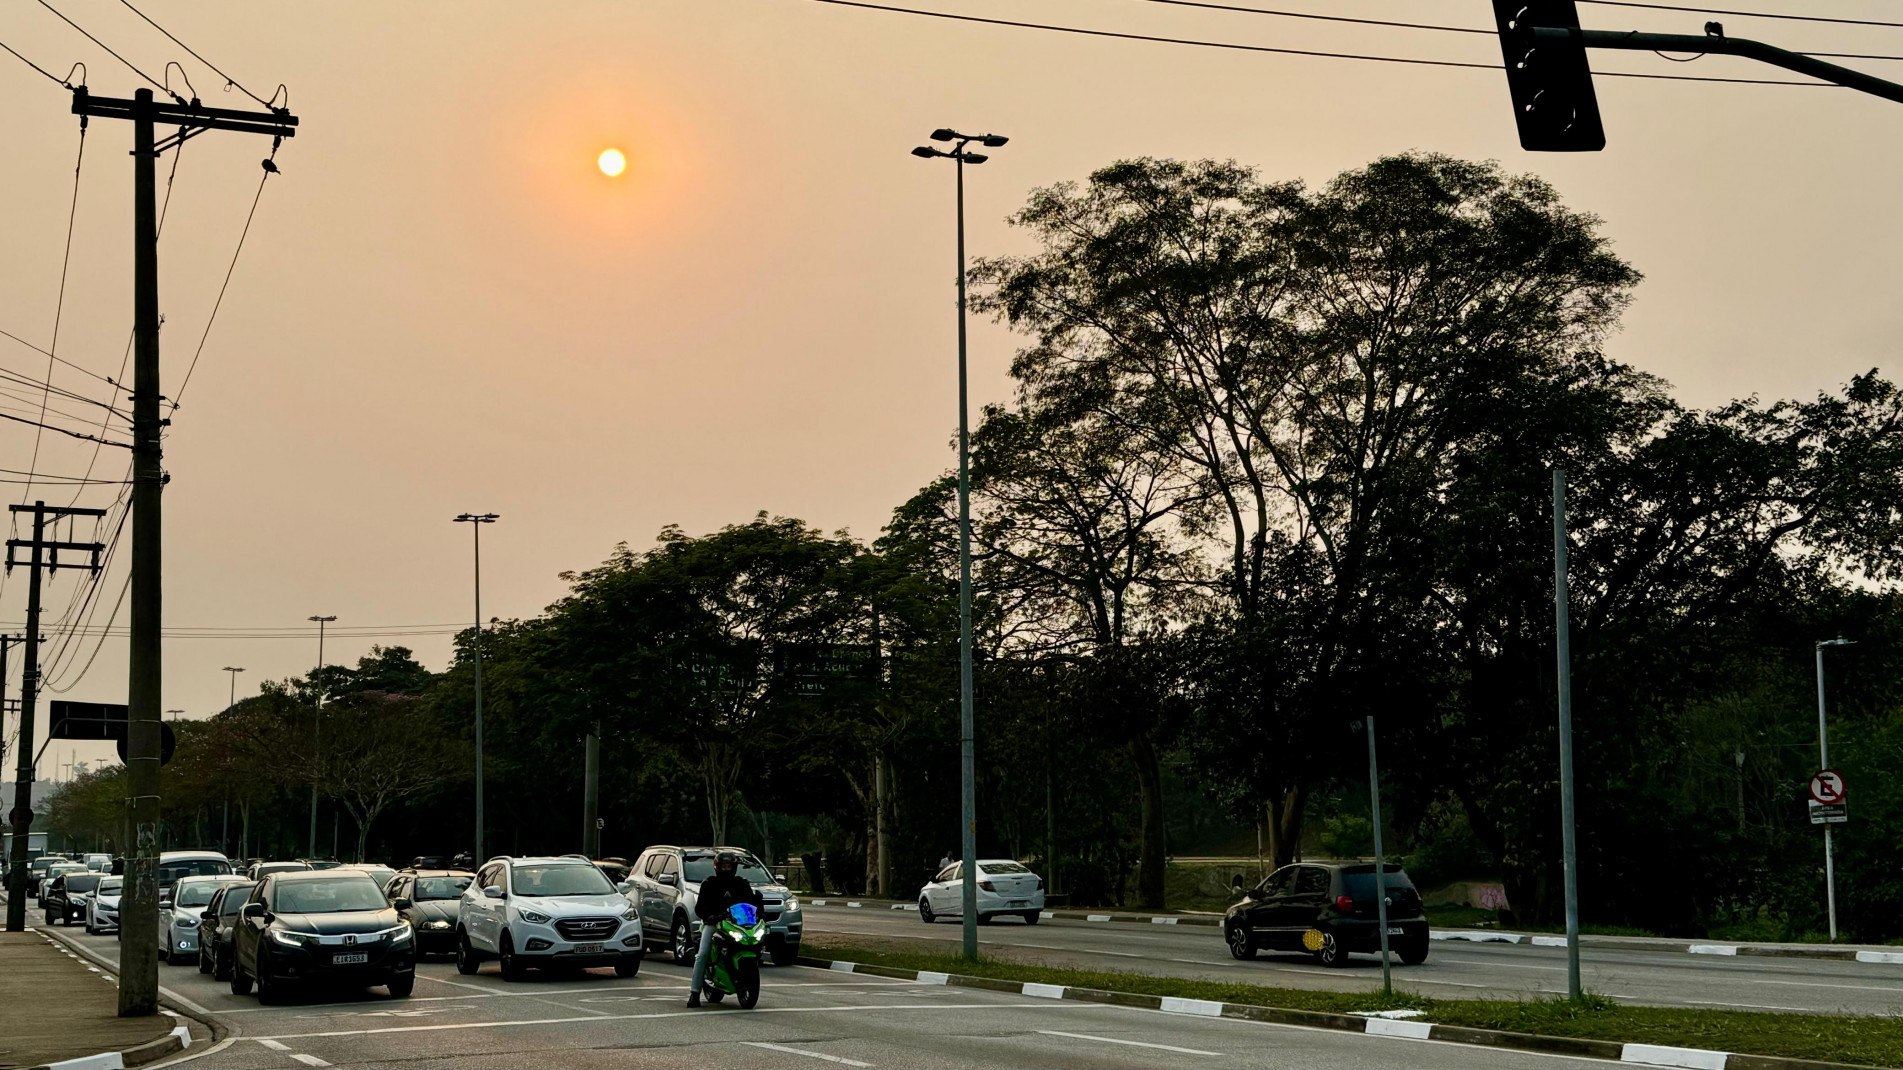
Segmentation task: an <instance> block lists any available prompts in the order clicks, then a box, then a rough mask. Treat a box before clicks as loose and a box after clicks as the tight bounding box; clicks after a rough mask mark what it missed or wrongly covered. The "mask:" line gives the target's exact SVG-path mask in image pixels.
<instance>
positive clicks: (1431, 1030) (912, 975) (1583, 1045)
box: [799, 956, 1868, 1070]
mask: <svg viewBox="0 0 1903 1070" xmlns="http://www.w3.org/2000/svg"><path fill="white" fill-rule="evenodd" d="M799 964H800V965H801V966H813V967H817V968H819V969H823V970H831V971H833V972H835V973H863V974H870V975H872V976H874V977H890V978H894V979H896V980H901V981H915V982H917V983H919V984H923V985H949V986H952V987H955V988H981V989H985V990H987V991H991V992H1008V993H1010V994H1012V995H1019V996H1028V997H1032V998H1039V999H1060V1000H1061V999H1068V1000H1077V1001H1080V1002H1084V1003H1105V1004H1110V1005H1112V1006H1118V1007H1136V1008H1140V1009H1142V1010H1152V1011H1162V1012H1165V1013H1169V1014H1190V1015H1196V1016H1199V1017H1205V1018H1238V1019H1243V1020H1246V1021H1251V1022H1266V1023H1268V1024H1271V1025H1288V1026H1298V1027H1301V1028H1304V1029H1333V1030H1338V1031H1343V1032H1350V1033H1363V1034H1366V1035H1369V1036H1379V1037H1402V1038H1406V1039H1409V1040H1435V1041H1443V1042H1446V1043H1452V1044H1473V1045H1478V1046H1481V1047H1488V1048H1510V1049H1514V1050H1517V1051H1536V1052H1544V1053H1546V1054H1550V1055H1570V1056H1574V1057H1578V1058H1586V1059H1605V1060H1607V1061H1610V1062H1621V1063H1633V1064H1637V1065H1642V1066H1668V1067H1679V1068H1682V1070H1868V1068H1867V1067H1858V1066H1854V1065H1853V1064H1849V1063H1824V1062H1815V1061H1812V1060H1809V1059H1786V1058H1783V1057H1780V1056H1771V1055H1737V1054H1733V1053H1730V1052H1722V1051H1709V1050H1706V1049H1704V1048H1674V1047H1667V1046H1664V1045H1660V1044H1629V1043H1621V1042H1620V1041H1616V1040H1592V1039H1587V1038H1583V1037H1551V1036H1538V1035H1535V1034H1531V1033H1509V1032H1505V1031H1503V1030H1498V1029H1474V1028H1470V1027H1467V1026H1454V1025H1437V1024H1435V1023H1433V1022H1424V1021H1419V1020H1416V1019H1412V1018H1396V1017H1388V1016H1384V1015H1375V1014H1365V1015H1364V1014H1330V1013H1327V1012H1324V1011H1296V1010H1283V1009H1281V1008H1278V1007H1258V1006H1255V1005H1253V1004H1247V1003H1218V1002H1215V1001H1213V1000H1206V999H1181V998H1178V997H1175V996H1151V995H1145V994H1142V993H1137V992H1112V991H1108V990H1105V989H1099V988H1072V987H1070V986H1068V985H1052V984H1042V983H1039V982H1036V981H1005V980H1000V979H998V978H994V977H972V976H968V975H965V974H956V973H935V972H932V971H929V970H924V971H921V970H901V969H896V968H894V967H890V966H872V965H867V964H865V963H859V962H849V961H846V960H843V959H815V958H807V957H805V956H801V957H800V959H799Z"/></svg>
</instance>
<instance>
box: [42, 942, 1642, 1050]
mask: <svg viewBox="0 0 1903 1070" xmlns="http://www.w3.org/2000/svg"><path fill="white" fill-rule="evenodd" d="M914 924H917V922H916V920H914ZM53 931H54V932H55V933H57V934H58V935H59V936H61V937H64V938H66V939H69V940H71V941H72V942H74V943H75V944H79V945H82V946H84V947H86V948H88V949H90V950H92V951H95V952H97V953H99V954H100V955H102V956H103V957H105V958H108V959H113V958H115V957H116V955H117V951H118V945H117V943H116V941H114V939H113V938H112V937H110V936H103V937H89V936H86V935H84V934H83V933H82V932H80V931H78V930H70V931H69V930H65V929H55V930H53ZM948 931H949V930H948ZM159 969H160V971H161V972H160V983H161V984H162V985H163V986H164V987H165V988H166V989H167V990H168V991H169V992H170V993H172V994H173V995H174V997H175V998H177V999H179V1000H181V1001H182V1002H185V1003H186V1005H187V1006H188V1007H192V1008H194V1009H195V1013H203V1014H205V1015H208V1016H214V1017H216V1018H218V1019H219V1020H220V1021H221V1022H222V1023H223V1024H224V1025H226V1026H227V1027H228V1028H230V1029H231V1030H232V1037H231V1039H229V1040H227V1041H224V1042H222V1043H221V1044H220V1045H218V1046H215V1047H212V1048H209V1049H201V1050H200V1051H198V1052H196V1053H188V1054H187V1058H189V1059H190V1062H189V1064H188V1065H190V1066H191V1067H192V1068H193V1070H300V1068H302V1067H310V1066H320V1067H321V1066H338V1067H397V1066H407V1065H414V1066H417V1067H435V1066H455V1067H457V1068H458V1070H465V1068H467V1070H490V1068H493V1070H516V1068H530V1067H536V1068H540V1067H549V1066H560V1067H564V1068H568V1067H573V1068H577V1070H620V1068H636V1067H639V1068H650V1067H654V1068H660V1067H681V1068H696V1070H698V1068H704V1067H709V1066H721V1067H735V1068H742V1070H749V1068H760V1070H802V1068H811V1067H817V1066H823V1065H833V1066H856V1067H903V1068H921V1070H938V1068H953V1067H984V1068H986V1070H995V1068H996V1067H999V1066H1034V1067H1040V1068H1055V1070H1068V1068H1078V1070H1083V1068H1090V1070H1099V1068H1102V1070H1121V1068H1125V1067H1127V1068H1129V1070H1152V1068H1158V1067H1162V1068H1173V1067H1214V1068H1221V1070H1231V1068H1249V1070H1257V1068H1259V1070H1296V1068H1300V1070H1366V1068H1370V1067H1410V1068H1421V1070H1468V1068H1472V1070H1523V1068H1534V1067H1537V1068H1540V1070H1603V1067H1604V1066H1605V1065H1606V1064H1604V1063H1600V1062H1592V1061H1587V1060H1578V1059H1569V1058H1560V1057H1555V1056H1549V1055H1537V1054H1530V1053H1522V1052H1505V1051H1496V1050H1491V1049H1486V1048H1475V1047H1464V1046H1460V1045H1452V1044H1444V1043H1434V1042H1426V1041H1414V1040H1404V1039H1396V1038H1386V1037H1370V1036H1364V1035H1359V1034H1352V1033H1339V1032H1332V1031H1326V1030H1312V1029H1298V1028H1291V1027H1286V1026H1273V1025H1264V1024H1259V1023H1253V1022H1246V1021H1237V1020H1231V1019H1219V1018H1217V1019H1212V1018H1203V1017H1194V1016H1189V1015H1178V1014H1165V1013H1160V1012H1156V1011H1144V1010H1136V1009H1131V1008H1124V1007H1110V1006H1102V1005H1094V1004H1085V1003H1075V1002H1068V1001H1055V1000H1044V999H1035V998H1028V997H1024V996H1018V995H1010V994H1005V993H996V992H987V991H979V990H972V989H960V988H947V987H943V986H938V985H920V984H915V983H912V982H909V981H894V980H888V979H884V978H875V977H853V978H851V979H847V978H846V977H844V976H843V975H841V974H837V973H832V972H829V971H825V970H817V969H809V968H805V967H784V968H782V967H775V968H770V969H769V970H768V971H767V975H766V984H765V987H764V990H763V992H762V993H761V996H760V1003H759V1006H758V1007H756V1008H755V1009H753V1010H751V1011H742V1010H738V1009H735V1008H732V1007H731V1005H729V1006H728V1007H723V1008H709V1007H703V1008H700V1009H698V1010H688V1009H687V1008H686V1007H685V1006H684V1001H685V994H686V983H687V971H686V970H685V969H683V968H681V967H678V966H674V965H672V964H670V963H668V962H666V961H664V960H663V959H662V958H661V957H658V956H656V957H651V958H650V959H649V961H648V963H647V965H645V966H644V967H643V968H642V971H641V973H640V975H639V976H637V977H634V978H631V979H628V980H621V979H618V978H616V977H615V976H614V975H613V973H612V972H610V971H606V970H600V971H591V972H589V973H586V974H581V975H564V976H547V977H544V976H541V975H532V979H531V980H529V981H526V982H519V983H505V982H504V981H503V980H502V978H501V976H500V975H499V974H498V973H497V972H496V967H495V966H494V965H493V964H488V965H485V966H484V968H483V972H482V973H480V974H478V975H477V976H474V977H463V976H460V975H458V974H457V973H456V971H455V967H454V965H453V964H452V963H449V962H443V961H431V962H429V963H426V964H425V965H423V966H422V967H420V968H419V970H418V978H417V985H416V992H415V994H414V995H413V996H411V997H410V998H409V999H404V1000H396V999H390V998H388V997H383V996H381V995H380V991H381V990H374V989H373V990H369V991H364V990H356V991H333V992H309V993H299V994H298V995H296V996H295V997H294V998H293V1001H292V1002H290V1003H288V1004H286V1005H282V1006H273V1007H263V1006H261V1005H259V1003H258V1001H257V999H256V997H254V996H242V997H241V996H233V995H232V994H231V993H230V990H229V988H228V987H227V986H226V985H224V984H223V983H216V982H213V981H212V980H211V978H210V977H208V976H205V975H202V974H200V973H198V972H197V970H196V968H195V967H192V966H178V967H168V966H163V965H162V966H160V967H159ZM170 1065H179V1064H178V1063H176V1062H175V1063H173V1064H170Z"/></svg>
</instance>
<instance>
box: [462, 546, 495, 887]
mask: <svg viewBox="0 0 1903 1070" xmlns="http://www.w3.org/2000/svg"><path fill="white" fill-rule="evenodd" d="M500 519H502V518H501V516H500V515H498V514H496V513H461V514H458V515H457V516H456V518H455V520H456V523H458V524H468V525H469V528H470V530H471V531H473V532H475V535H476V636H475V645H476V854H475V858H474V859H473V861H474V863H475V864H476V865H478V866H480V865H482V864H483V863H484V862H486V861H488V858H489V856H488V855H486V854H483V841H482V831H483V829H484V828H486V827H487V826H486V824H485V823H484V820H483V817H484V815H483V812H482V526H483V525H484V524H493V523H495V522H496V521H497V520H500Z"/></svg>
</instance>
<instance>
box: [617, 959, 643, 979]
mask: <svg viewBox="0 0 1903 1070" xmlns="http://www.w3.org/2000/svg"><path fill="white" fill-rule="evenodd" d="M640 972H641V956H639V955H623V956H621V961H619V962H617V963H615V976H616V977H633V976H634V975H635V974H637V973H640Z"/></svg>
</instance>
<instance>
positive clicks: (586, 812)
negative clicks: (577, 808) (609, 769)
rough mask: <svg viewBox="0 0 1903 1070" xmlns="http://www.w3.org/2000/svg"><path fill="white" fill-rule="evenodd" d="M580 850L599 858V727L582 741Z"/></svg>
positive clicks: (589, 855) (590, 856)
mask: <svg viewBox="0 0 1903 1070" xmlns="http://www.w3.org/2000/svg"><path fill="white" fill-rule="evenodd" d="M581 850H582V853H583V854H585V855H587V856H588V857H589V858H600V857H601V726H600V725H596V726H595V730H594V731H593V732H590V733H588V737H587V738H586V739H584V740H582V770H581Z"/></svg>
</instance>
